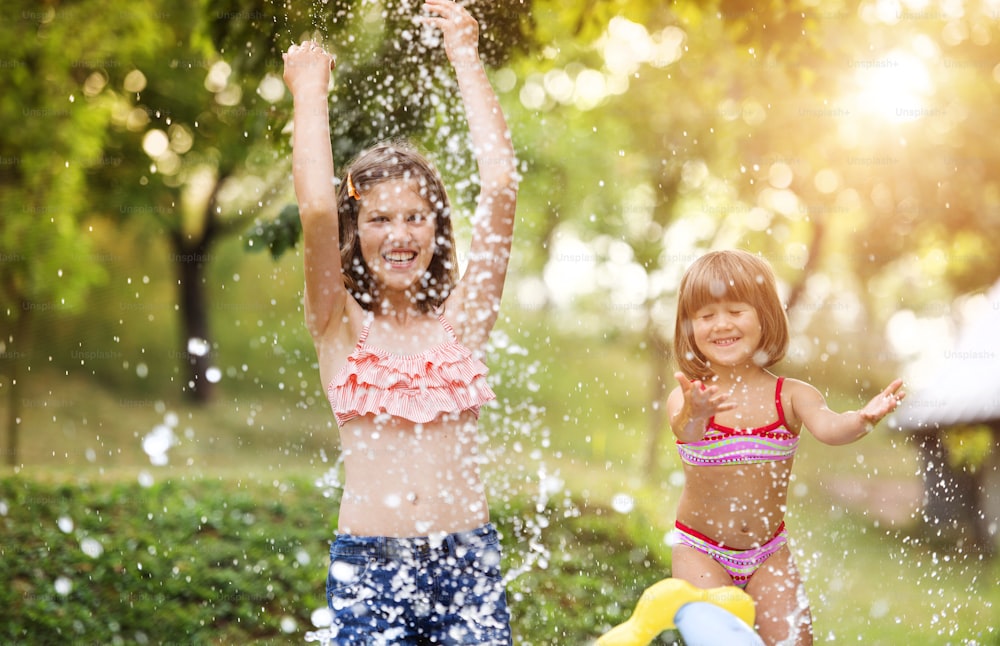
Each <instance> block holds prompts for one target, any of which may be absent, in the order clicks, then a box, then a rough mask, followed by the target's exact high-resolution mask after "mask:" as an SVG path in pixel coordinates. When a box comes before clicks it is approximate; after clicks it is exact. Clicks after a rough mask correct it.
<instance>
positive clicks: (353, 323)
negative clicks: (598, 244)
mask: <svg viewBox="0 0 1000 646" xmlns="http://www.w3.org/2000/svg"><path fill="white" fill-rule="evenodd" d="M423 8H424V10H425V12H426V14H425V15H424V16H423V17H421V18H419V20H421V21H423V22H424V23H425V24H426V25H429V26H430V27H433V28H436V29H438V30H440V32H441V34H442V35H443V39H442V41H443V44H444V48H445V51H446V53H447V57H448V60H449V61H450V63H451V65H452V67H453V68H454V70H455V74H456V76H457V80H458V87H459V91H460V94H461V98H462V102H463V105H464V107H465V113H466V119H467V121H468V125H469V129H470V132H471V138H472V144H473V152H474V155H475V158H476V161H477V165H478V171H479V180H480V186H481V192H480V194H479V197H478V200H477V205H476V212H475V215H474V219H473V236H472V244H471V250H470V253H469V262H468V263H467V267H466V270H465V272H464V275H463V276H462V277H461V278H458V276H457V270H458V267H457V262H456V251H455V243H454V236H453V233H452V221H451V217H452V213H451V210H450V206H449V201H448V195H447V192H446V191H445V188H444V186H443V185H442V182H441V178H440V176H439V174H438V173H437V172H436V171H435V170H434V169H433V168H432V167H431V165H430V164H429V163H428V162H427V160H426V159H424V157H422V156H421V155H420V154H419V153H417V152H416V151H415V150H413V149H412V148H410V147H409V146H406V145H401V144H398V143H382V144H379V145H376V146H374V147H373V148H371V149H369V150H366V151H364V152H362V153H361V154H360V155H358V156H357V158H356V159H355V160H354V161H353V162H351V163H350V164H349V165H348V166H347V167H346V169H345V171H344V173H343V177H342V180H341V181H340V183H339V187H338V185H337V183H336V181H335V172H334V165H333V157H332V152H331V141H330V130H329V113H328V98H327V93H328V85H329V80H330V69H331V68H332V57H331V56H330V54H328V53H327V52H326V51H324V49H323V48H322V47H321V46H319V45H318V44H316V43H314V42H304V43H302V44H301V45H293V46H292V47H291V48H290V49H289V51H288V52H287V53H286V54H285V56H284V61H285V72H284V78H285V82H286V84H287V85H288V87H289V88H290V90H291V93H292V95H293V100H294V117H293V125H294V132H293V135H292V136H293V152H292V166H293V178H294V182H295V192H296V197H297V199H298V203H299V212H300V217H301V221H302V228H303V236H304V255H305V313H306V325H307V326H308V328H309V331H310V333H311V334H312V338H313V341H314V344H315V347H316V353H317V355H318V357H319V370H320V375H321V378H322V380H323V383H324V385H325V386H326V387H327V394H328V397H329V400H330V404H331V406H332V408H333V412H334V415H335V417H336V420H337V423H338V426H339V429H340V442H341V450H342V456H343V463H344V472H345V483H344V491H343V497H342V501H341V504H340V514H339V518H338V529H337V536H336V538H335V540H334V541H333V543H332V545H331V550H330V559H331V564H330V570H329V576H328V578H327V599H328V603H329V606H330V609H331V611H332V613H333V625H332V631H333V633H334V634H335V638H334V641H335V643H337V644H401V643H407V644H410V643H428V644H430V643H434V644H510V643H511V632H510V626H509V612H508V609H507V602H506V593H505V590H504V584H503V579H502V577H501V572H500V548H499V542H498V537H497V533H496V530H495V528H494V527H493V525H492V524H491V523H490V516H489V509H488V507H487V501H486V496H485V490H484V486H483V483H482V481H481V478H480V473H479V463H480V457H479V455H478V453H477V439H478V417H479V410H480V407H481V406H482V405H484V404H486V403H487V402H489V401H490V400H492V399H494V397H495V395H494V393H493V391H492V390H491V388H490V385H489V384H488V383H487V381H486V374H487V368H486V366H485V365H484V364H483V363H482V355H483V348H484V345H485V343H486V341H487V339H488V337H489V335H490V331H491V329H492V328H493V325H494V323H495V322H496V319H497V316H498V312H499V305H500V297H501V293H502V291H503V285H504V280H505V277H506V273H507V265H508V259H509V256H510V247H511V236H512V233H513V226H514V210H515V201H516V195H517V173H516V165H515V157H514V150H513V147H512V144H511V140H510V134H509V132H508V128H507V124H506V121H505V119H504V115H503V113H502V111H501V109H500V105H499V103H498V101H497V98H496V95H495V94H494V92H493V89H492V87H491V86H490V83H489V81H488V79H487V77H486V73H485V71H484V69H483V66H482V63H481V62H480V59H479V51H478V25H477V23H476V21H475V19H473V18H472V17H471V16H470V15H469V13H468V12H467V11H466V10H465V9H464V8H462V7H461V6H459V5H458V4H456V3H454V2H451V1H449V0H427V2H426V3H425V4H424V5H423Z"/></svg>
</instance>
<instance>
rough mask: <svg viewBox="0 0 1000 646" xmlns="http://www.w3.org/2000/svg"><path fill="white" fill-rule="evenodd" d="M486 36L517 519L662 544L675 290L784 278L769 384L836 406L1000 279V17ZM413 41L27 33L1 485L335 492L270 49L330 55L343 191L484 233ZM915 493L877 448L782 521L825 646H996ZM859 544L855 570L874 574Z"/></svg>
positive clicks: (835, 456) (249, 15)
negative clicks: (404, 184)
mask: <svg viewBox="0 0 1000 646" xmlns="http://www.w3.org/2000/svg"><path fill="white" fill-rule="evenodd" d="M469 6H470V9H471V10H472V12H473V13H474V14H475V15H477V17H479V19H480V22H481V25H482V35H483V39H482V51H483V55H484V58H485V59H486V61H487V63H488V65H489V69H490V75H491V77H492V79H493V81H494V84H495V86H496V87H497V90H498V93H499V95H500V99H501V102H502V104H503V106H504V109H505V111H506V112H507V115H508V118H509V121H510V125H511V130H512V133H513V137H514V141H515V144H516V147H517V150H518V155H519V157H520V160H521V171H522V175H523V180H522V185H521V186H522V188H521V195H520V201H519V207H518V225H517V233H516V240H515V255H514V259H513V266H512V275H511V277H510V280H509V283H508V288H507V291H506V293H505V297H504V305H503V311H502V316H501V321H500V323H499V325H498V330H497V333H496V334H495V336H494V341H493V347H492V349H491V352H490V361H489V363H490V365H491V369H492V374H493V379H494V383H495V388H496V390H497V392H498V393H499V395H500V397H499V403H498V405H497V406H496V407H495V408H493V409H490V410H489V411H487V414H486V415H485V416H484V425H483V426H484V429H483V430H484V435H485V436H486V437H485V438H484V439H485V441H486V442H487V444H488V446H489V451H488V453H489V456H490V457H491V462H492V465H491V473H490V475H489V478H490V479H491V482H492V483H493V484H492V487H493V490H494V499H497V500H500V501H501V502H502V501H504V500H508V499H510V498H512V497H515V496H526V497H527V498H528V499H529V500H535V501H536V502H537V503H538V504H539V505H541V506H543V507H544V506H545V505H546V504H549V503H550V502H551V500H553V499H555V498H556V497H559V496H562V495H566V496H569V497H571V498H572V499H573V500H575V501H577V504H581V505H586V504H595V505H608V506H610V507H611V508H614V509H616V510H618V512H619V513H621V514H623V518H631V521H630V522H633V523H638V524H640V525H643V526H644V527H645V530H644V531H645V532H647V533H648V534H649V535H660V534H661V533H662V532H665V531H666V529H667V528H668V527H669V526H670V524H671V522H672V513H673V511H672V509H673V507H672V505H673V502H674V500H675V499H676V494H677V491H678V489H679V487H678V484H679V481H678V477H679V469H678V464H677V461H676V459H675V457H674V456H673V454H672V453H671V451H670V446H669V445H670V441H669V440H670V435H669V430H668V429H667V426H666V420H665V418H664V413H663V411H664V408H663V404H664V401H665V395H666V392H668V390H669V389H670V388H671V387H672V377H670V375H671V374H672V372H673V364H672V361H671V356H670V342H671V341H670V340H671V336H672V330H673V306H674V296H675V291H676V286H677V283H678V281H679V277H680V275H681V273H682V272H683V270H684V269H685V267H686V266H687V265H688V264H689V263H690V262H691V261H692V260H693V259H694V258H696V257H697V256H698V255H699V254H701V253H703V252H704V251H706V250H708V249H712V248H720V247H740V248H746V249H749V250H752V251H755V252H757V253H760V254H762V255H763V256H764V257H766V258H767V259H768V260H769V261H770V262H771V263H772V264H773V265H774V267H775V270H776V272H777V274H778V276H779V278H780V280H781V283H782V290H783V293H784V295H785V297H786V301H787V304H788V310H789V316H790V319H791V321H792V326H793V342H792V347H791V350H790V353H789V356H788V358H787V359H786V361H785V362H784V363H783V365H781V366H780V370H781V371H782V372H784V373H785V374H789V375H792V376H796V377H801V378H804V379H806V380H808V381H810V382H812V383H814V384H816V385H817V386H818V387H820V388H821V389H822V390H824V391H825V392H826V393H827V394H828V396H829V398H830V401H831V403H832V404H833V405H835V406H836V407H840V408H847V407H853V406H856V405H858V404H859V403H860V402H862V401H864V400H866V399H867V398H868V397H870V396H871V395H873V394H874V393H875V392H877V390H878V389H880V388H881V386H882V385H883V384H884V383H886V382H888V380H890V379H891V378H892V377H894V376H895V375H897V374H902V375H904V376H906V377H907V379H908V381H910V383H911V384H916V385H919V384H920V382H921V379H923V378H924V377H925V376H926V370H927V369H926V367H925V366H928V365H933V363H934V360H935V359H937V358H939V357H940V356H941V354H942V353H943V352H945V351H946V348H947V347H948V344H949V342H950V340H951V338H952V336H953V333H954V329H955V328H956V326H957V325H958V324H959V323H961V321H962V318H963V312H964V309H965V306H966V304H967V303H968V302H970V301H971V300H972V299H974V297H975V295H976V294H980V293H982V292H983V291H984V290H985V289H986V288H987V287H988V286H990V285H991V284H992V283H994V282H995V281H996V280H997V278H998V276H1000V253H998V251H1000V249H998V247H1000V236H998V235H997V231H998V230H1000V203H998V202H1000V187H998V183H997V179H996V176H997V173H996V172H995V170H996V169H997V167H998V166H1000V150H998V149H997V147H996V146H995V145H993V141H992V136H991V135H992V133H993V126H994V125H996V124H995V121H996V118H997V117H996V114H995V111H996V109H995V106H996V105H997V98H998V94H1000V85H998V83H1000V67H998V64H1000V44H998V43H997V42H994V39H996V38H1000V30H998V26H1000V21H998V18H1000V6H998V5H995V4H991V3H990V2H944V1H941V2H916V1H913V2H902V1H889V0H886V1H871V2H868V1H866V2H860V3H840V2H816V1H800V0H796V1H793V2H780V1H778V0H771V1H769V2H764V3H749V2H742V1H709V2H686V1H681V0H679V1H677V2H671V3H663V2H658V1H654V0H606V1H602V0H562V1H559V2H556V1H555V0H518V1H511V2H484V1H479V2H470V3H469ZM416 11H418V8H417V3H416V2H412V1H409V0H383V1H372V0H314V1H313V2H303V3H298V2H291V1H290V0H273V2H270V3H266V2H256V1H252V0H184V1H182V2H159V1H155V0H149V1H143V2H135V1H131V2H124V1H121V0H102V1H101V2H97V1H96V0H78V1H64V2H60V1H46V2H28V1H27V0H14V1H10V2H5V3H4V5H3V8H2V20H0V42H2V43H3V45H4V47H3V53H2V54H0V81H2V87H3V88H4V92H3V93H2V95H0V115H2V123H3V124H4V128H3V131H2V133H0V211H2V220H0V308H2V310H0V333H2V334H0V367H2V369H3V375H2V376H0V410H2V412H3V416H2V420H3V430H2V431H0V437H2V438H3V442H2V445H0V452H2V453H0V455H2V457H3V458H4V459H3V462H4V463H5V464H6V467H5V469H6V471H5V475H7V476H9V477H14V478H28V479H33V480H37V481H42V482H50V481H55V482H70V483H73V482H76V483H82V482H102V481H110V482H132V483H134V482H139V483H143V484H144V485H149V484H150V483H153V482H156V483H163V482H171V481H196V480H197V479H203V478H209V479H213V478H214V479H224V480H226V481H230V482H232V481H235V482H241V481H248V480H249V481H252V482H256V483H269V482H271V481H277V480H280V479H282V478H287V477H302V476H305V477H306V478H307V479H317V480H323V479H324V478H333V479H334V480H335V478H336V476H335V475H331V474H335V473H336V469H335V465H336V458H337V435H336V426H335V424H334V423H333V420H332V416H331V414H330V412H329V410H328V405H327V403H326V398H325V395H324V391H323V387H322V384H320V383H319V381H318V373H317V370H316V364H315V359H314V354H313V350H312V346H311V342H310V340H309V338H308V334H307V333H306V331H305V329H304V326H303V325H302V307H301V286H302V280H301V255H300V253H299V251H298V249H297V248H296V247H295V241H296V238H297V235H298V232H297V229H296V226H295V225H296V219H295V212H294V210H289V207H290V206H291V205H293V203H294V196H293V194H292V192H291V182H290V164H289V154H288V153H289V133H288V124H289V120H290V110H291V101H290V97H289V96H288V94H287V92H286V91H285V89H284V85H283V83H282V81H281V52H282V51H284V50H285V49H287V47H288V46H289V45H290V44H292V43H293V42H298V41H299V40H301V39H303V38H305V37H315V38H318V39H320V40H321V41H323V42H324V43H326V44H327V46H328V47H330V48H331V49H332V51H334V52H335V54H336V57H337V72H336V73H335V75H334V78H335V81H334V83H333V92H332V99H331V100H332V125H333V133H334V148H335V151H336V156H337V160H338V162H340V163H343V162H345V161H346V160H347V159H348V158H349V157H350V156H352V155H353V154H354V153H356V152H357V151H358V150H360V149H361V148H363V147H364V146H366V145H368V144H370V143H372V142H374V141H376V140H378V139H383V138H386V137H395V136H406V137H409V138H411V139H413V140H414V141H416V142H418V143H419V144H420V145H421V146H422V147H423V148H425V149H426V150H427V151H428V153H429V155H430V156H431V157H432V158H433V159H434V161H435V162H436V163H437V164H438V165H439V167H440V168H441V170H442V172H443V173H444V174H445V175H446V177H447V178H448V180H449V185H451V186H453V187H454V189H453V190H454V195H453V199H454V201H455V202H456V204H457V205H458V209H459V211H460V215H461V216H462V217H460V220H461V219H462V218H464V217H465V216H467V215H468V213H469V212H470V206H471V205H470V202H471V200H472V198H473V196H474V195H475V193H476V180H475V175H474V167H473V162H472V159H471V156H470V155H469V154H468V146H467V139H466V135H465V130H464V122H463V116H462V113H461V109H460V106H459V105H458V104H457V103H456V93H455V91H454V84H453V81H452V79H451V75H450V70H449V69H448V67H447V65H446V62H445V59H444V58H443V55H442V53H441V52H440V51H439V50H438V49H437V48H436V47H434V46H433V43H429V42H428V41H427V39H426V38H423V37H421V34H420V33H419V30H418V29H415V28H414V27H413V26H412V23H411V22H410V20H409V19H410V17H411V16H412V14H413V13H414V12H416ZM991 169H992V170H991ZM459 235H460V237H467V235H468V228H467V227H465V226H460V228H459ZM460 260H461V257H460ZM993 306H994V307H996V306H997V304H995V303H994V304H993ZM978 450H979V451H981V452H988V451H990V450H992V448H991V447H990V445H989V444H986V445H983V446H981V447H980V448H979V449H978ZM920 469H921V467H920V465H919V463H918V461H917V459H916V457H915V451H914V449H913V447H912V446H910V445H909V444H908V443H907V442H905V438H904V437H902V436H897V435H894V434H893V433H891V432H890V431H887V430H885V429H883V431H882V433H880V434H878V435H876V436H873V437H872V438H869V439H868V440H866V441H865V442H863V443H861V444H859V445H855V446H851V447H844V448H836V449H829V448H824V447H821V446H819V445H818V444H816V443H814V442H813V443H807V445H806V446H805V448H804V450H803V455H802V456H801V457H800V458H799V464H798V465H797V468H796V471H797V473H798V476H797V480H796V483H795V484H794V485H793V498H792V505H793V507H792V509H791V516H792V518H793V519H794V520H793V521H792V524H794V525H795V526H797V527H798V528H799V530H798V531H795V532H793V535H796V536H797V537H798V540H799V552H800V560H802V561H804V562H805V563H806V568H807V570H810V571H811V572H812V576H813V581H814V584H813V586H812V588H811V590H812V592H811V594H812V595H813V597H814V604H815V605H816V606H817V608H816V610H815V614H816V616H817V626H818V635H819V637H820V639H821V641H828V642H839V641H842V640H843V639H845V638H851V639H853V638H854V635H864V636H865V638H866V639H865V641H867V642H869V643H898V641H895V640H898V639H900V638H901V637H900V636H906V637H911V638H912V637H913V636H914V635H919V636H923V637H924V638H925V639H926V641H920V640H919V639H918V640H917V641H916V643H928V644H931V643H935V644H936V643H941V644H944V643H1000V642H997V637H996V633H995V628H996V626H997V625H998V624H1000V611H998V610H997V608H996V604H997V603H1000V599H998V598H997V594H998V593H997V592H996V590H995V586H993V587H990V586H988V585H987V586H986V588H985V589H984V588H983V587H981V586H983V585H984V581H985V583H986V584H991V583H995V582H996V581H997V570H996V566H995V564H993V565H989V564H985V563H984V562H982V561H980V560H978V559H977V557H975V556H974V555H969V554H963V553H962V551H961V550H960V549H956V548H955V545H954V544H947V543H942V544H937V543H936V542H935V541H933V540H931V539H930V538H928V537H927V536H925V535H922V534H919V532H918V530H917V529H916V526H917V525H918V524H919V523H918V520H919V504H920V473H919V472H920ZM326 486H327V487H329V486H330V485H329V484H327V485H326ZM859 491H860V492H862V493H863V494H865V495H861V494H859V493H858V492H859ZM845 514H847V515H845ZM321 518H322V514H318V517H317V524H318V525H321V526H325V527H328V526H329V524H330V519H329V518H326V519H323V520H321ZM636 518H638V519H639V520H636ZM858 534H861V535H865V536H866V538H865V539H864V540H865V541H868V542H863V543H862V544H863V547H852V546H853V545H854V543H853V541H854V540H855V537H856V535H858ZM868 539H872V540H868ZM316 556H317V558H320V557H321V556H322V555H316ZM911 557H912V560H913V561H914V562H915V565H914V564H911V563H910V560H911ZM928 562H930V563H932V564H933V566H932V567H930V568H929V569H928V567H927V565H926V564H927V563H928ZM921 564H922V565H921ZM911 566H912V567H913V568H916V569H915V570H911V569H909V568H910V567H911ZM873 573H877V575H875V574H873ZM664 574H666V573H664ZM914 577H915V578H916V579H918V584H917V585H916V586H914V585H913V583H912V581H911V579H913V578H914ZM654 580H655V579H654ZM318 585H319V584H318ZM903 590H906V591H907V592H905V593H904V592H901V591H903ZM929 590H940V591H941V595H940V597H937V596H935V597H933V598H931V596H932V595H930V594H929ZM319 594H320V595H321V594H322V592H321V590H320V593H319ZM991 595H992V596H991ZM619 601H620V602H621V603H622V604H624V606H627V605H628V604H629V603H630V600H629V599H628V598H625V599H620V600H619ZM548 620H549V621H552V622H555V623H558V621H559V619H558V617H557V618H552V617H551V616H550V617H549V619H548ZM595 633H596V629H595ZM879 640H885V641H879ZM975 640H979V641H975ZM990 640H992V641H990ZM539 643H541V642H539ZM553 643H560V642H558V641H556V642H553Z"/></svg>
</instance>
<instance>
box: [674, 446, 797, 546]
mask: <svg viewBox="0 0 1000 646" xmlns="http://www.w3.org/2000/svg"><path fill="white" fill-rule="evenodd" d="M793 462H794V460H782V461H780V462H779V461H774V462H763V463H758V464H734V465H721V466H690V465H684V476H685V478H686V482H685V485H684V491H683V493H682V494H681V499H680V502H679V503H678V506H677V521H678V522H680V523H682V524H683V525H686V526H687V527H690V528H691V529H694V530H697V531H698V532H700V533H702V534H704V535H705V536H708V537H710V538H712V539H713V540H715V541H717V542H719V543H722V544H724V545H726V546H727V547H731V548H733V549H750V548H753V547H757V546H759V545H761V544H763V543H765V542H767V541H768V540H770V539H771V538H773V537H774V534H775V532H777V531H778V527H779V526H780V525H781V523H782V521H783V520H784V519H785V510H786V507H787V501H788V482H789V478H790V476H791V472H792V463H793ZM719 519H725V520H722V521H720V520H719Z"/></svg>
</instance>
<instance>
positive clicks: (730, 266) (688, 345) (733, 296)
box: [674, 250, 788, 380]
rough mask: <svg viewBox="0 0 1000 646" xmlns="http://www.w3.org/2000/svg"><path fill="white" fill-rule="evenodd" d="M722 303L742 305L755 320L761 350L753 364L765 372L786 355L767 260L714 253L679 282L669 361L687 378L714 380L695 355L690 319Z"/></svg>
mask: <svg viewBox="0 0 1000 646" xmlns="http://www.w3.org/2000/svg"><path fill="white" fill-rule="evenodd" d="M721 301H734V302H737V303H747V304H748V305H750V306H751V307H753V308H754V310H756V312H757V317H758V318H759V319H760V325H761V338H760V347H759V348H757V352H756V353H755V354H754V362H755V363H757V365H759V366H760V367H762V368H769V367H770V366H773V365H774V364H776V363H778V362H779V361H781V359H782V358H784V356H785V351H786V350H788V317H787V315H786V314H785V308H784V306H783V305H782V303H781V298H780V297H779V296H778V288H777V284H776V281H775V278H774V271H773V270H772V269H771V265H769V264H768V263H767V261H765V260H763V259H762V258H759V257H758V256H755V255H753V254H751V253H748V252H746V251H740V250H726V251H713V252H710V253H707V254H705V255H704V256H702V257H700V258H698V259H697V260H696V261H695V262H694V263H693V264H692V265H691V266H690V267H688V269H687V271H686V272H684V277H683V278H682V279H681V285H680V289H679V291H678V297H677V322H676V325H675V327H674V357H675V358H676V359H677V366H678V367H679V368H680V370H681V372H683V373H684V374H685V375H687V376H688V377H689V378H693V379H701V380H705V379H708V378H710V377H712V376H714V374H715V373H714V372H713V370H712V367H711V365H709V362H708V360H707V359H706V358H705V356H704V355H703V354H702V353H701V352H699V351H698V347H697V346H696V345H695V341H694V326H693V325H692V323H691V320H692V319H693V318H694V315H695V313H696V312H697V311H698V310H699V309H701V308H702V307H704V306H706V305H709V304H711V303H718V302H721Z"/></svg>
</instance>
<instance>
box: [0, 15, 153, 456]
mask: <svg viewBox="0 0 1000 646" xmlns="http://www.w3.org/2000/svg"><path fill="white" fill-rule="evenodd" d="M131 7H132V5H131V4H130V3H124V2H112V3H111V4H110V5H109V4H108V3H104V2H102V3H97V2H89V1H87V0H81V1H79V2H73V3H65V4H63V5H60V6H58V7H53V6H49V5H38V4H37V3H33V2H13V3H6V4H5V5H4V9H3V19H2V20H0V40H2V41H3V42H4V43H5V44H6V47H7V49H6V54H5V56H4V58H3V60H2V62H0V82H2V83H3V86H4V88H5V92H4V95H3V97H0V114H2V115H3V122H4V123H5V124H8V127H6V128H4V132H3V135H2V139H0V187H2V190H0V210H2V212H3V219H2V221H0V299H2V307H3V313H2V320H3V328H4V332H3V338H2V339H0V344H2V358H3V363H4V364H5V373H6V374H5V379H4V382H3V383H2V387H3V388H5V389H6V395H7V415H8V419H7V424H6V426H7V444H6V449H5V451H4V454H5V456H6V462H7V463H8V464H11V465H13V464H15V463H16V461H17V452H18V432H19V424H20V418H21V412H20V411H21V406H22V404H23V398H22V396H21V394H20V393H21V388H22V386H23V381H24V377H25V366H26V363H27V362H30V360H31V358H32V357H33V356H34V350H33V343H34V339H33V338H32V330H33V329H34V327H35V325H36V323H37V321H38V320H39V319H40V318H45V317H52V316H56V315H59V314H62V313H66V312H73V311H77V310H79V309H80V308H81V307H83V305H84V304H85V298H86V295H87V293H88V291H89V289H90V288H91V287H92V286H94V285H96V284H99V283H100V282H101V281H102V280H103V279H104V274H103V272H102V270H101V268H100V266H99V263H97V262H95V260H94V258H93V256H92V253H91V246H90V243H91V241H90V239H89V237H88V235H87V234H86V231H85V228H84V226H83V221H84V219H85V218H86V216H87V215H88V214H89V207H90V204H89V202H88V199H87V191H86V185H87V183H86V180H87V174H88V172H90V171H92V170H93V169H97V168H100V167H102V166H104V165H107V162H108V160H107V158H106V157H105V156H104V143H105V141H106V138H107V136H108V130H109V126H110V122H111V120H112V113H113V105H112V102H110V101H109V100H108V98H107V97H106V96H105V95H104V94H103V88H104V86H105V84H106V83H107V77H106V76H104V75H102V74H100V73H97V72H94V71H93V69H92V68H93V63H94V62H96V61H109V60H114V59H116V58H117V57H118V56H120V55H122V54H123V53H134V54H137V53H139V52H141V51H143V50H146V49H149V48H151V47H154V46H155V43H156V38H155V36H154V37H150V38H139V37H138V36H132V37H124V36H123V37H121V38H117V39H115V40H112V39H109V38H108V37H107V34H106V32H105V31H104V27H103V26H98V25H96V24H95V23H94V21H93V20H91V18H92V16H94V15H95V14H99V13H105V12H107V13H109V14H111V15H114V16H116V19H117V22H116V23H115V25H114V26H115V28H116V29H120V30H121V34H139V33H142V32H144V31H149V32H154V31H155V30H154V29H153V27H154V23H153V22H152V21H149V20H148V19H147V18H146V17H145V16H144V15H142V13H138V12H135V11H133V10H132V8H131ZM86 357H87V355H86V353H84V354H82V355H81V358H80V360H81V361H86Z"/></svg>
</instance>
